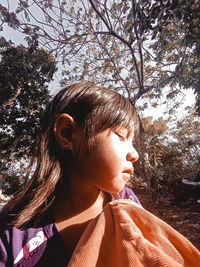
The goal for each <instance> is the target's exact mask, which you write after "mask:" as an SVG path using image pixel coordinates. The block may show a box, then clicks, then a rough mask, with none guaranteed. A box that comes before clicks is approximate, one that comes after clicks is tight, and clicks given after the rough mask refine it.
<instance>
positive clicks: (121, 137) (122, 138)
mask: <svg viewBox="0 0 200 267" xmlns="http://www.w3.org/2000/svg"><path fill="white" fill-rule="evenodd" d="M116 134H117V135H118V137H119V139H120V140H121V141H125V140H126V138H125V137H124V136H123V135H121V134H119V133H116Z"/></svg>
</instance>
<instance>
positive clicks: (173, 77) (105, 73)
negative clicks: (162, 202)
mask: <svg viewBox="0 0 200 267" xmlns="http://www.w3.org/2000/svg"><path fill="white" fill-rule="evenodd" d="M180 2H181V3H184V5H185V6H186V5H187V4H186V1H178V0H158V1H151V0H148V1H144V0H136V1H133V0H124V1H117V0H111V1H107V0H95V1H94V0H73V1H65V0H46V1H38V0H18V1H17V8H16V10H15V11H14V12H13V11H12V10H10V6H9V5H7V6H3V5H0V13H1V20H2V27H3V26H4V25H3V24H4V23H7V24H8V25H9V26H10V27H13V28H15V29H16V30H19V31H21V32H22V33H24V34H25V35H26V40H27V41H28V42H31V41H32V40H34V41H36V40H37V41H38V43H39V44H40V45H41V46H43V47H45V48H46V49H48V50H49V51H51V52H52V53H53V54H54V55H55V57H56V59H57V61H58V62H59V63H62V64H63V74H64V77H65V80H67V81H69V80H82V79H86V80H94V79H95V83H96V84H100V85H104V86H108V87H114V88H115V89H116V90H118V91H119V92H120V93H122V94H124V95H125V96H126V97H128V98H129V99H130V101H131V102H132V103H133V104H136V105H137V104H138V100H139V99H141V98H142V99H143V102H142V104H141V105H140V109H141V110H144V109H145V108H146V107H147V105H152V106H154V107H156V106H158V99H160V98H161V97H162V96H163V94H165V90H166V86H167V88H168V89H167V101H169V100H174V102H175V103H174V106H172V105H170V107H169V112H171V113H172V112H173V111H174V110H175V107H177V106H178V104H179V103H178V102H180V101H181V100H180V98H176V97H177V95H179V94H180V93H182V92H183V88H188V87H187V86H185V85H184V86H183V84H184V81H185V80H187V76H188V73H189V76H190V77H192V73H191V75H190V72H188V71H187V68H188V64H189V63H190V65H191V64H193V66H194V70H195V64H196V63H198V62H199V59H198V57H195V61H194V62H191V59H192V58H194V54H195V50H194V49H193V47H192V46H191V44H190V43H188V42H185V41H184V40H185V39H186V34H187V32H186V31H184V30H183V27H182V26H181V25H182V24H181V23H182V22H183V19H182V18H183V16H182V17H180V16H178V11H180V5H181V3H180ZM193 2H194V0H192V3H193ZM196 2H198V1H196ZM7 3H10V1H9V0H8V1H7ZM193 8H196V7H193V5H191V7H190V9H191V10H193ZM184 12H185V13H184ZM186 12H187V8H185V9H184V11H183V13H182V14H186ZM196 24H197V27H198V25H199V20H197V21H196ZM165 40H166V41H165ZM196 60H197V61H196ZM198 64H199V63H198ZM193 85H194V84H193ZM193 85H191V86H193ZM140 129H141V133H140V140H141V145H142V149H141V158H145V154H146V152H147V151H146V149H145V146H144V140H145V138H144V131H143V129H142V127H141V125H140ZM142 167H143V169H144V164H142Z"/></svg>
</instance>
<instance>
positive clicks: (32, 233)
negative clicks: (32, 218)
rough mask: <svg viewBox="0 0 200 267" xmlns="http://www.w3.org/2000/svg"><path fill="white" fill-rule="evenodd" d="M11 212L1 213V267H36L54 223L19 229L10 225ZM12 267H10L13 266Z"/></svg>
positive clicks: (4, 211) (3, 211)
mask: <svg viewBox="0 0 200 267" xmlns="http://www.w3.org/2000/svg"><path fill="white" fill-rule="evenodd" d="M9 216H10V212H8V211H7V210H5V209H3V210H2V211H1V212H0V251H1V253H0V266H1V264H4V265H3V266H8V265H9V264H11V265H12V266H13V263H14V266H21V264H22V265H23V266H34V264H35V263H37V262H38V260H39V259H40V257H41V256H42V254H43V252H44V250H45V247H46V243H47V242H46V241H47V239H48V238H50V237H51V235H52V234H51V232H52V231H53V230H52V227H53V225H54V224H53V223H52V224H49V221H48V220H47V223H46V224H44V225H40V226H37V227H34V226H31V225H30V224H29V225H28V226H27V227H23V228H22V229H18V228H16V227H14V226H12V225H11V224H10V220H9ZM11 265H10V266H11Z"/></svg>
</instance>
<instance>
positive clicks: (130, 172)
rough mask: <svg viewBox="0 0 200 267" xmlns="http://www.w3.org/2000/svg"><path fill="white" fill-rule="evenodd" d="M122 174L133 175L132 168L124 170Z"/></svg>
mask: <svg viewBox="0 0 200 267" xmlns="http://www.w3.org/2000/svg"><path fill="white" fill-rule="evenodd" d="M123 173H127V174H133V173H134V169H133V168H130V169H126V170H124V171H123Z"/></svg>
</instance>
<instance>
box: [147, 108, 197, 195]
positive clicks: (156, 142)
mask: <svg viewBox="0 0 200 267" xmlns="http://www.w3.org/2000/svg"><path fill="white" fill-rule="evenodd" d="M142 121H143V126H144V129H145V132H146V144H147V147H148V151H149V159H150V171H151V172H152V175H151V186H152V188H154V189H159V190H161V189H166V188H168V187H170V185H171V184H173V185H174V184H175V183H176V182H179V181H180V180H181V179H183V178H186V179H187V178H189V177H192V176H195V175H197V173H198V171H199V169H200V153H199V149H200V136H199V132H200V122H199V120H198V116H197V114H195V113H194V110H193V108H190V109H188V114H187V115H186V116H185V117H184V118H181V119H179V120H178V121H177V122H176V123H175V125H174V126H170V124H169V122H168V121H167V120H163V119H162V118H160V119H158V120H155V121H153V120H152V117H148V118H143V119H142Z"/></svg>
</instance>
